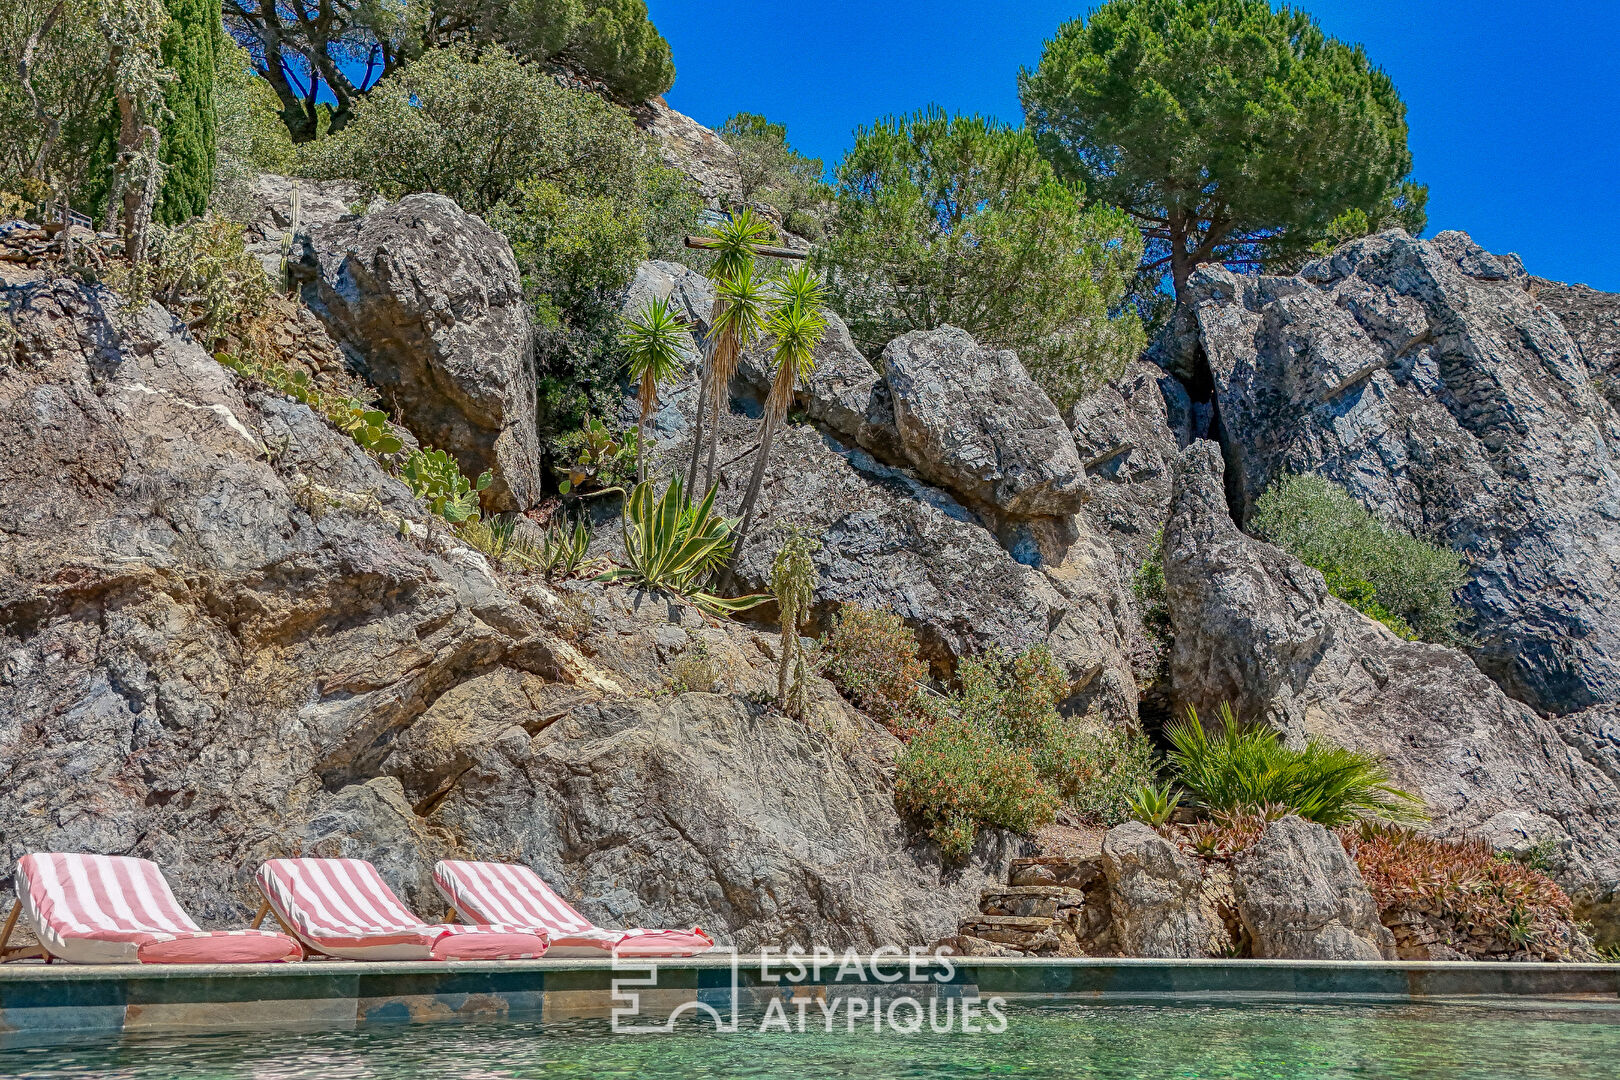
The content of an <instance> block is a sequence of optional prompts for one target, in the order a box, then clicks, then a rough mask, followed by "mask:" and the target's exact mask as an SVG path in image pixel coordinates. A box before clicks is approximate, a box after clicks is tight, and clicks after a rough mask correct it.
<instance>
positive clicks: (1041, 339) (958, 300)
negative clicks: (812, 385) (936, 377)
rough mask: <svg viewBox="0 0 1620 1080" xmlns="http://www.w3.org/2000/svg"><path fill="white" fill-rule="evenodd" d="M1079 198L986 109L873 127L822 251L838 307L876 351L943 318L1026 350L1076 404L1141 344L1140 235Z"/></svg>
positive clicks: (1119, 215)
mask: <svg viewBox="0 0 1620 1080" xmlns="http://www.w3.org/2000/svg"><path fill="white" fill-rule="evenodd" d="M1083 195H1084V191H1083V189H1082V188H1080V187H1078V186H1076V185H1072V184H1068V183H1065V182H1064V181H1062V180H1060V179H1059V178H1058V177H1057V176H1056V175H1054V173H1053V171H1052V167H1051V166H1050V165H1048V164H1047V162H1046V161H1045V160H1044V159H1043V158H1042V157H1041V155H1040V153H1039V152H1038V151H1037V149H1036V146H1035V140H1034V139H1033V138H1032V137H1031V136H1030V135H1029V134H1028V133H1027V132H1025V131H1023V130H1021V129H1017V128H1009V127H1006V126H1004V125H1000V124H997V123H995V122H994V121H990V120H986V119H984V118H983V117H977V116H955V117H951V116H947V115H945V114H944V113H943V112H941V111H939V110H938V109H930V110H927V111H924V112H921V113H917V114H915V115H913V116H908V117H891V118H888V119H885V120H880V121H878V122H876V123H874V124H873V125H872V126H871V127H868V128H862V129H860V130H859V131H857V132H856V134H855V145H854V147H853V148H852V149H851V150H850V152H849V153H848V155H846V156H845V158H844V160H843V162H842V163H841V164H840V165H839V166H838V189H837V197H836V202H837V209H836V212H835V215H834V220H833V222H832V225H831V228H830V237H829V239H828V241H827V243H826V244H824V245H822V246H821V247H819V248H818V249H817V253H816V254H817V258H818V260H819V262H820V265H821V266H822V267H823V268H824V269H825V270H826V271H827V281H828V284H829V286H830V287H831V290H832V303H833V307H834V308H835V309H836V310H837V311H838V313H839V314H840V315H842V316H843V317H844V319H845V321H846V322H847V323H848V324H849V328H850V332H851V334H853V335H854V338H855V341H856V343H857V344H858V345H860V347H861V348H862V349H863V350H865V351H866V353H867V355H868V356H869V357H873V358H875V357H876V356H877V355H878V353H879V352H881V350H882V349H883V347H884V346H885V345H887V344H888V343H889V341H891V340H892V339H893V338H895V337H896V336H898V335H900V334H902V333H905V332H907V331H910V330H932V329H934V328H935V327H937V326H940V325H941V324H944V323H949V324H951V325H952V326H957V327H960V328H961V329H963V330H966V331H967V332H968V333H970V334H972V335H974V336H975V337H976V338H977V339H978V340H979V341H980V342H982V343H984V344H986V345H994V346H997V347H1001V348H1011V349H1016V350H1018V358H1019V360H1021V361H1022V362H1023V364H1024V367H1026V368H1027V369H1028V370H1029V373H1030V375H1031V376H1032V377H1033V378H1034V379H1035V381H1036V382H1037V383H1039V384H1040V385H1041V387H1042V389H1044V390H1045V391H1046V392H1047V393H1048V394H1049V395H1050V396H1051V398H1052V400H1053V401H1055V402H1056V403H1057V404H1058V406H1059V407H1060V408H1062V407H1066V406H1068V405H1069V404H1070V403H1072V402H1074V401H1075V400H1077V399H1078V398H1080V397H1081V396H1083V395H1084V394H1085V393H1087V392H1088V391H1090V390H1092V389H1094V388H1095V387H1096V386H1098V385H1099V384H1101V383H1102V382H1104V381H1106V380H1107V379H1109V378H1112V377H1113V376H1115V375H1117V374H1118V373H1119V372H1120V371H1122V370H1124V367H1125V365H1126V364H1127V363H1128V362H1129V361H1130V360H1131V359H1132V358H1133V357H1135V356H1136V355H1137V354H1139V353H1140V352H1141V351H1142V347H1143V345H1144V344H1145V336H1144V333H1143V330H1142V324H1141V321H1140V320H1139V319H1138V318H1137V316H1136V314H1135V313H1134V311H1130V310H1126V309H1125V308H1124V307H1123V304H1124V300H1125V295H1126V291H1127V289H1128V288H1129V286H1130V284H1131V281H1132V278H1133V276H1134V274H1135V272H1136V267H1137V264H1138V261H1139V259H1140V258H1141V254H1142V238H1141V233H1140V232H1139V231H1138V230H1137V229H1136V227H1135V226H1134V225H1133V224H1132V222H1131V221H1130V219H1129V218H1128V217H1126V215H1125V214H1124V213H1123V212H1122V211H1119V210H1116V209H1114V208H1112V207H1104V206H1095V205H1093V206H1086V205H1085V201H1084V198H1083Z"/></svg>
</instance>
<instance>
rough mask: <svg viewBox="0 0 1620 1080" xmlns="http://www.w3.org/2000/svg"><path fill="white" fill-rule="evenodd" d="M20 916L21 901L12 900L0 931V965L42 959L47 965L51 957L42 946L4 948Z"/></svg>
mask: <svg viewBox="0 0 1620 1080" xmlns="http://www.w3.org/2000/svg"><path fill="white" fill-rule="evenodd" d="M21 914H22V901H21V900H14V901H12V904H11V914H9V915H7V916H6V925H5V927H4V928H3V929H0V964H7V963H10V962H11V961H13V960H35V959H42V960H44V961H45V962H46V963H47V964H48V963H50V962H51V960H52V959H53V957H52V956H51V954H50V953H49V952H48V951H47V950H46V948H45V946H43V945H23V946H20V947H18V948H15V949H8V948H6V944H7V942H9V941H10V940H11V932H12V931H13V930H15V929H16V928H17V916H18V915H21Z"/></svg>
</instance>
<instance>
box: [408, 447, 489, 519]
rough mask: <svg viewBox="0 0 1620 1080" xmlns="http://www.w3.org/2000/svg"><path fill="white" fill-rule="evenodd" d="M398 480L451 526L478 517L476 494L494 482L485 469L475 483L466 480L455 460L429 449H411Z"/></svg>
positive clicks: (441, 452)
mask: <svg viewBox="0 0 1620 1080" xmlns="http://www.w3.org/2000/svg"><path fill="white" fill-rule="evenodd" d="M400 477H401V478H402V479H403V480H404V481H405V483H406V485H407V486H408V487H409V488H410V489H411V494H412V495H415V496H416V497H417V498H418V499H421V500H423V501H424V502H426V503H427V505H428V509H429V510H431V511H433V513H435V514H437V515H438V516H439V517H441V518H443V519H444V520H446V521H448V522H450V524H452V525H459V524H461V523H462V522H464V521H473V520H476V519H477V518H478V516H479V511H478V493H479V492H481V491H483V490H484V489H485V488H487V487H489V485H490V483H491V482H492V481H493V480H494V474H492V473H491V472H490V471H489V470H488V469H485V470H484V471H483V472H482V473H479V474H478V479H477V480H469V479H467V477H466V476H464V475H462V472H461V466H460V465H459V464H457V462H456V459H455V458H453V457H451V456H450V455H449V454H447V453H445V452H444V451H443V450H434V449H432V448H431V447H430V448H427V449H423V450H412V451H411V452H410V455H409V456H408V457H406V459H405V464H404V466H403V467H402V468H401V469H400Z"/></svg>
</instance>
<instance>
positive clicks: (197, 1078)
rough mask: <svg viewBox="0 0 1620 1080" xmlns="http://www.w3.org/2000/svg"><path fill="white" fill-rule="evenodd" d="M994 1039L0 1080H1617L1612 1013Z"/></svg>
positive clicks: (261, 1059) (280, 1036)
mask: <svg viewBox="0 0 1620 1080" xmlns="http://www.w3.org/2000/svg"><path fill="white" fill-rule="evenodd" d="M1008 1020H1009V1023H1008V1025H1007V1030H1006V1031H1005V1032H1004V1033H1002V1034H1000V1035H990V1034H978V1035H970V1034H964V1033H955V1034H950V1035H935V1034H932V1033H928V1032H923V1033H918V1034H915V1035H906V1036H902V1035H896V1034H893V1033H884V1034H881V1035H875V1034H872V1033H871V1032H865V1033H856V1034H848V1033H846V1032H843V1031H839V1032H836V1033H833V1034H828V1033H827V1032H825V1031H823V1030H821V1029H820V1028H813V1029H812V1030H809V1031H806V1032H802V1033H800V1032H794V1033H791V1034H784V1033H781V1032H770V1033H766V1034H760V1033H758V1032H752V1033H749V1032H748V1031H747V1027H748V1026H747V1025H745V1028H744V1031H745V1033H743V1034H735V1035H716V1034H713V1033H712V1032H711V1031H708V1030H706V1028H705V1025H700V1024H696V1023H693V1024H691V1025H688V1026H687V1027H685V1028H683V1030H680V1031H678V1032H676V1033H674V1034H667V1035H612V1034H610V1033H609V1031H608V1028H607V1025H606V1023H605V1022H597V1021H589V1022H578V1023H572V1024H562V1025H558V1024H548V1025H546V1026H544V1027H541V1026H539V1025H532V1024H523V1023H517V1022H510V1023H501V1024H477V1025H455V1024H443V1025H423V1026H414V1027H405V1026H400V1027H372V1028H366V1029H361V1030H357V1031H345V1032H309V1033H294V1032H281V1033H268V1034H266V1033H257V1034H246V1035H244V1034H240V1033H235V1034H209V1035H193V1036H151V1037H136V1036H124V1037H123V1038H121V1039H118V1040H116V1041H108V1042H101V1043H86V1044H81V1045H76V1046H70V1047H61V1046H57V1047H51V1048H48V1049H47V1048H40V1049H18V1050H7V1051H0V1076H17V1077H49V1078H52V1080H56V1078H61V1077H96V1078H98V1080H148V1078H150V1080H157V1078H162V1080H303V1078H316V1077H319V1078H321V1080H351V1078H353V1080H361V1078H364V1080H407V1078H411V1080H415V1078H418V1077H438V1076H444V1077H459V1078H464V1080H507V1078H520V1077H569V1078H580V1080H596V1078H599V1077H640V1076H648V1077H653V1076H657V1077H671V1078H674V1080H702V1078H707V1077H749V1078H760V1080H776V1078H781V1080H788V1078H792V1080H808V1078H815V1077H852V1078H857V1080H889V1078H912V1077H917V1078H921V1077H929V1078H941V1077H1011V1076H1017V1077H1032V1078H1034V1077H1039V1078H1044V1077H1051V1078H1054V1080H1058V1078H1062V1080H1079V1078H1085V1080H1089V1078H1098V1080H1115V1078H1120V1080H1125V1078H1130V1080H1137V1078H1147V1077H1153V1078H1158V1077H1165V1078H1178V1080H1180V1078H1193V1077H1211V1078H1216V1077H1218V1078H1222V1080H1249V1078H1256V1080H1259V1078H1265V1080H1305V1078H1310V1080H1337V1078H1341V1077H1375V1078H1378V1080H1536V1078H1540V1077H1549V1078H1550V1077H1557V1078H1559V1080H1586V1078H1593V1080H1599V1078H1601V1080H1614V1077H1616V1076H1617V1075H1620V1011H1594V1010H1587V1009H1581V1008H1576V1007H1548V1008H1545V1009H1526V1008H1522V1007H1521V1008H1515V1009H1506V1008H1504V1009H1494V1008H1475V1007H1465V1006H1449V1007H1448V1006H1386V1007H1348V1006H1330V1005H1301V1006H1263V1007H1262V1006H1255V1007H1232V1006H1211V1007H1202V1008H1200V1007H1166V1006H1160V1005H1155V1006H1127V1005H1107V1006H1077V1005H1063V1006H1053V1007H1042V1008H1033V1007H1019V1006H1013V1007H1010V1008H1009V1009H1008Z"/></svg>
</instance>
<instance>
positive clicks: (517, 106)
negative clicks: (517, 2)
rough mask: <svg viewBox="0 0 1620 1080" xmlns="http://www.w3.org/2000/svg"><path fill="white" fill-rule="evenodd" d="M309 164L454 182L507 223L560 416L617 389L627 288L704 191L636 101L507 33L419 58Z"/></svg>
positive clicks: (602, 403) (554, 421)
mask: <svg viewBox="0 0 1620 1080" xmlns="http://www.w3.org/2000/svg"><path fill="white" fill-rule="evenodd" d="M304 165H305V167H306V168H307V169H308V170H309V172H310V173H311V175H315V176H326V177H350V178H353V179H357V180H360V181H362V182H364V183H368V184H371V185H373V186H375V187H376V188H377V189H378V190H380V191H381V192H382V193H383V194H384V195H386V196H388V197H389V198H395V197H397V196H399V195H401V194H404V193H406V192H413V191H435V192H439V193H441V194H445V195H449V196H451V197H453V198H454V199H456V201H457V202H458V203H460V204H461V206H462V207H464V208H465V209H468V210H471V211H473V212H475V213H479V214H483V215H484V216H485V217H486V219H487V220H488V221H489V222H490V224H491V225H493V226H494V227H495V228H497V229H499V230H500V231H501V232H502V233H504V234H505V235H506V237H507V239H508V240H510V241H511V243H512V252H513V254H514V255H515V256H516V258H517V262H518V268H519V269H520V270H521V271H522V273H523V279H524V288H525V292H526V294H527V295H528V297H529V299H530V302H531V304H532V305H533V307H534V310H535V315H536V320H535V321H536V323H537V325H538V326H539V328H540V332H539V334H538V337H537V343H538V353H539V356H538V359H539V362H540V367H541V371H540V377H541V378H540V381H541V406H542V414H543V415H542V422H543V424H544V425H545V426H546V427H547V428H548V429H549V430H551V431H557V430H561V429H562V428H564V427H569V426H572V425H573V424H576V423H578V422H579V421H580V420H581V419H582V418H583V417H584V415H585V413H587V412H589V411H592V410H595V411H598V412H601V411H604V410H605V409H607V408H610V407H613V405H614V404H616V402H614V401H613V399H614V398H615V397H616V394H617V380H618V376H619V371H620V367H621V362H622V357H621V356H620V353H619V347H618V346H619V343H618V330H619V324H618V323H619V321H618V310H617V304H618V297H619V294H620V293H621V292H622V290H623V288H624V286H625V285H626V284H627V283H628V282H629V280H630V277H631V275H632V274H633V273H634V271H635V267H636V264H637V263H638V262H640V261H641V260H642V259H645V258H647V257H649V256H650V255H655V254H667V249H668V248H669V247H670V245H672V244H675V243H678V240H677V239H676V237H678V236H679V235H680V234H682V233H683V232H685V231H686V230H688V229H690V228H691V227H692V226H693V225H694V223H695V221H696V218H697V213H698V210H699V208H700V205H701V204H700V202H699V200H698V197H697V195H696V193H695V191H694V190H693V189H692V185H691V183H690V182H689V181H688V180H686V179H685V178H684V177H682V176H680V175H679V174H677V173H675V172H674V171H673V170H671V169H669V168H668V167H667V166H665V165H664V164H663V163H662V161H661V160H660V158H659V157H658V153H657V151H656V149H655V147H654V146H653V144H652V141H651V140H650V138H649V137H648V136H647V135H646V134H645V133H643V132H641V131H640V130H638V129H637V128H636V126H635V124H634V123H633V122H632V121H631V120H630V117H629V116H628V115H627V114H626V113H625V112H624V111H623V110H622V109H618V108H615V107H614V106H612V105H610V104H608V103H607V102H605V101H603V100H602V99H601V98H599V97H597V96H596V95H594V94H590V93H584V92H582V91H578V90H571V89H568V88H565V87H563V86H560V85H559V84H558V83H557V81H556V80H555V79H554V78H552V77H551V75H549V74H548V73H547V72H546V71H544V70H542V69H541V68H539V67H537V66H536V65H533V64H526V63H522V62H520V61H519V60H518V59H516V58H515V57H514V56H513V55H512V54H511V53H509V52H507V51H506V50H504V49H501V48H489V49H486V50H484V51H483V52H482V53H480V54H479V55H478V56H477V57H476V59H475V58H474V57H473V56H472V54H470V53H467V52H464V51H462V50H460V49H435V50H432V51H431V52H429V53H428V54H427V55H425V56H423V57H422V58H421V59H419V60H416V61H415V62H413V63H411V64H409V65H406V66H405V67H403V68H401V69H400V70H399V71H397V72H395V73H394V74H393V75H390V76H389V77H388V78H386V79H384V80H383V81H382V82H381V83H379V84H378V86H377V88H376V89H375V90H374V91H372V92H371V93H370V94H369V95H367V96H366V97H365V99H364V100H362V101H361V102H359V103H358V104H357V105H356V106H355V114H354V120H353V121H352V122H351V123H350V124H349V125H348V126H347V127H346V128H344V129H343V130H342V131H341V132H339V133H337V134H335V135H333V136H331V137H330V138H326V139H322V140H320V141H318V142H316V143H314V144H312V145H311V146H309V147H308V148H307V149H306V150H305V151H304Z"/></svg>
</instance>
